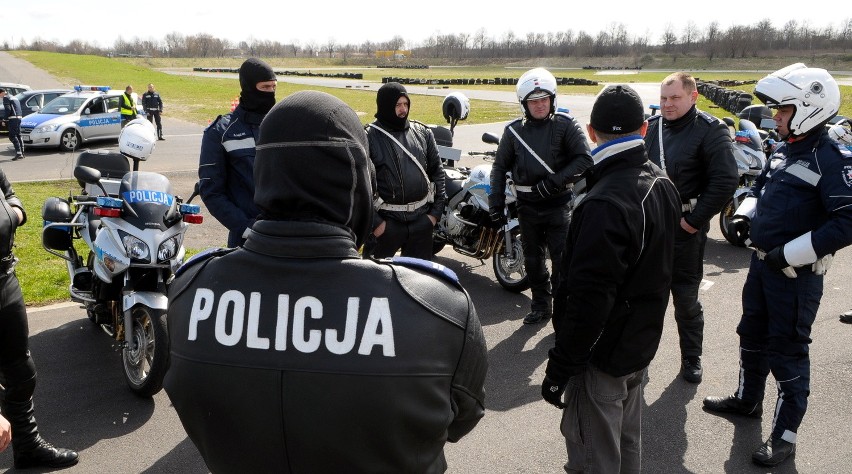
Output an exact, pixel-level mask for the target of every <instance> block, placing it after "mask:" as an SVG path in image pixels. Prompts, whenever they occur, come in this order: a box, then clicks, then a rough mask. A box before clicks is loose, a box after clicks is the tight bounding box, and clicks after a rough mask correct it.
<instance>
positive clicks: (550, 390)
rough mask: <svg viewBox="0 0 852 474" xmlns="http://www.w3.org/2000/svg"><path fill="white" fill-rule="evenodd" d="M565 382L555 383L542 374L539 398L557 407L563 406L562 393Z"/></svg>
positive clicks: (561, 407)
mask: <svg viewBox="0 0 852 474" xmlns="http://www.w3.org/2000/svg"><path fill="white" fill-rule="evenodd" d="M566 385H568V384H567V383H562V384H560V383H557V382H555V381H554V380H552V379H551V378H550V377H548V376H546V375H545V376H544V382H542V383H541V398H543V399H544V400H545V401H546V402H547V403H550V404H551V405H553V406H555V407H556V408H559V409H560V410H561V409H563V408H565V403H563V402H562V394H563V393H565V386H566Z"/></svg>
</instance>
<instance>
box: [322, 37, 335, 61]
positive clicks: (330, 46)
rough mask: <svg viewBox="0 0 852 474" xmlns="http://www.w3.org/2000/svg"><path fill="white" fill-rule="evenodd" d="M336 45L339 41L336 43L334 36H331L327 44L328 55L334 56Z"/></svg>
mask: <svg viewBox="0 0 852 474" xmlns="http://www.w3.org/2000/svg"><path fill="white" fill-rule="evenodd" d="M336 47H337V43H335V41H334V38H329V39H328V42H327V43H326V44H325V51H326V52H327V53H328V57H332V55H333V54H334V51H335V48H336Z"/></svg>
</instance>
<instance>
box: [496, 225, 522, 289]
mask: <svg viewBox="0 0 852 474" xmlns="http://www.w3.org/2000/svg"><path fill="white" fill-rule="evenodd" d="M511 232H512V256H506V252H505V251H504V249H503V248H502V247H501V248H500V250H498V251H497V252H494V255H493V256H492V257H491V260H492V263H493V265H492V266H493V267H494V276H495V277H497V282H498V283H500V286H502V287H503V288H505V289H506V290H508V291H511V292H513V293H520V292H522V291H524V290H527V289H529V287H530V282H529V278H527V271H526V269H525V268H524V248H523V246H522V245H521V231H520V229H519V228H517V227H515V228H514V229H512V231H511Z"/></svg>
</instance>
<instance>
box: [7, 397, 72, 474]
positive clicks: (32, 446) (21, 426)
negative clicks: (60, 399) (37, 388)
mask: <svg viewBox="0 0 852 474" xmlns="http://www.w3.org/2000/svg"><path fill="white" fill-rule="evenodd" d="M5 408H6V409H5V411H4V414H5V416H6V419H8V420H9V424H11V425H12V451H13V457H14V460H15V469H26V468H31V467H54V468H55V467H68V466H73V465H74V464H77V458H78V457H79V456H78V454H77V452H76V451H72V450H70V449H65V448H56V447H54V446H53V445H52V444H50V443H48V442H47V441H45V440H44V438H42V437H41V436H40V435H39V434H38V425H37V424H36V419H35V409H34V407H33V400H32V398H30V399H29V400H28V401H26V402H12V401H9V400H6V403H5Z"/></svg>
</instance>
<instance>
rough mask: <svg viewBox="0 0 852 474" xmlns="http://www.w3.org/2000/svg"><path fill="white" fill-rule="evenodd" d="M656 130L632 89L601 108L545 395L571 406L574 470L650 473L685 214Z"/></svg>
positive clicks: (606, 98)
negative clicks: (650, 378)
mask: <svg viewBox="0 0 852 474" xmlns="http://www.w3.org/2000/svg"><path fill="white" fill-rule="evenodd" d="M647 127H648V124H647V122H645V112H644V107H643V106H642V100H641V99H640V98H639V95H638V94H637V93H636V92H635V91H634V90H633V89H632V88H630V86H626V85H617V86H608V87H607V88H605V89H604V90H603V91H602V92H601V93H600V94H599V95H598V97H597V99H596V100H595V104H594V105H593V106H592V114H591V120H590V122H589V125H588V127H587V131H588V134H589V138H591V139H592V140H593V141H594V142H595V143H596V144H597V145H598V146H597V148H595V149H594V150H592V159H593V160H594V163H595V164H594V166H593V167H592V168H591V170H590V171H589V172H587V178H586V184H587V186H588V194H587V195H586V197H585V198H583V200H582V201H581V202H580V204H579V205H578V206H577V208H576V209H574V214H573V219H572V221H571V227H570V230H569V236H568V244H567V245H566V248H565V259H564V261H562V262H560V264H561V265H562V271H561V275H562V279H561V280H560V285H559V287H558V289H557V292H556V295H555V297H554V314H553V324H554V327H555V329H556V344H555V347H553V348H552V349H551V350H550V353H549V360H548V363H547V369H546V374H547V375H546V376H545V378H544V382H543V383H542V387H541V390H542V392H541V393H542V397H543V398H544V399H545V400H547V401H548V402H549V403H551V404H553V405H555V406H556V407H558V408H564V411H563V414H562V426H561V431H562V434H563V435H564V436H565V441H566V447H567V450H568V462H567V463H566V464H565V470H566V471H567V472H601V473H617V472H636V473H638V472H640V471H641V460H642V455H641V429H642V403H643V397H642V390H643V389H642V384H643V379H644V377H645V374H646V371H647V367H648V364H650V363H651V360H652V359H653V358H654V355H655V354H656V352H657V348H658V346H659V344H660V338H661V337H662V333H663V320H664V319H665V314H666V306H668V302H669V288H670V285H671V276H672V266H673V263H674V235H675V230H676V228H677V227H678V225H679V224H678V221H679V220H680V215H681V214H680V199H679V197H678V194H677V190H676V189H675V187H674V184H673V183H672V182H671V181H669V179H668V177H666V175H665V173H663V172H662V171H661V170H660V169H659V168H658V167H657V166H656V165H654V164H653V163H651V162H650V161H648V156H647V154H646V152H645V146H644V142H643V141H642V134H644V133H645V131H646V129H647ZM566 387H567V389H568V391H567V393H566V395H565V400H564V402H563V400H562V394H563V392H565V390H566ZM566 407H568V408H566Z"/></svg>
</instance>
